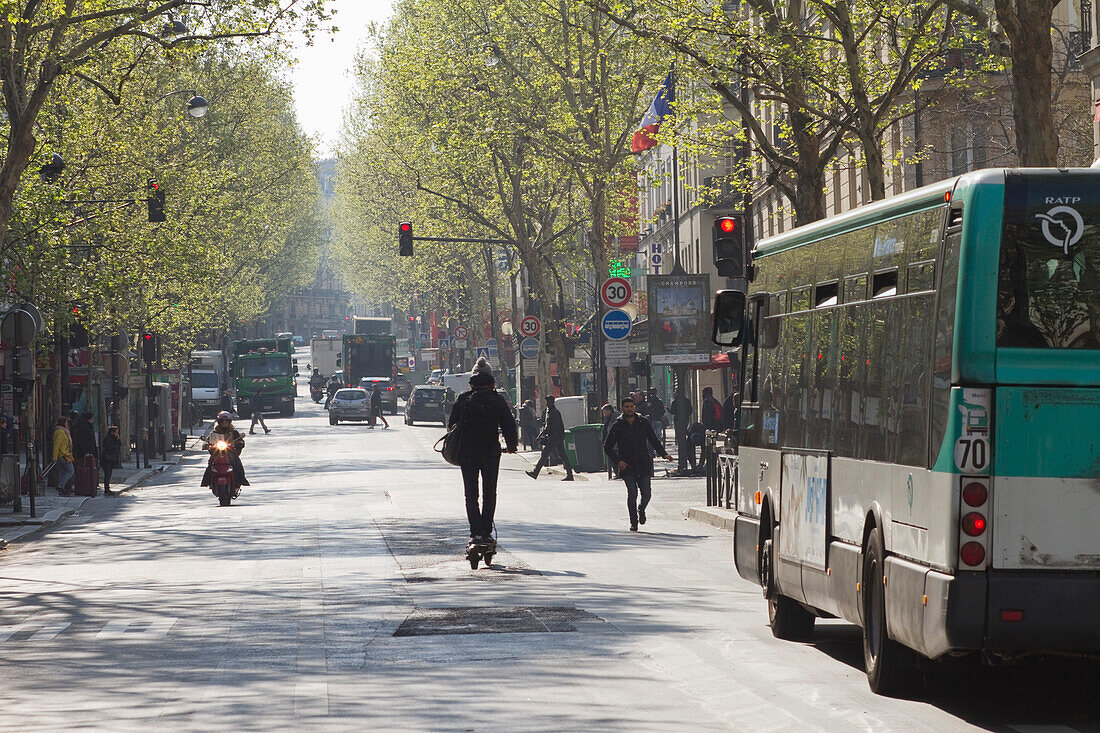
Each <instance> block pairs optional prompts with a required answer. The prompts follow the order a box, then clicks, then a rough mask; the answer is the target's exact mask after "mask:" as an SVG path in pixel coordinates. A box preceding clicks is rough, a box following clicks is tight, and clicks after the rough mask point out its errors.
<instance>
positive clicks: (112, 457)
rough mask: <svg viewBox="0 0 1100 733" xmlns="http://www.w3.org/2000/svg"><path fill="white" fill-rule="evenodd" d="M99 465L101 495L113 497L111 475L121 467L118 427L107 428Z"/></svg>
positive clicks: (120, 443) (120, 439)
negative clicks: (101, 483) (101, 475)
mask: <svg viewBox="0 0 1100 733" xmlns="http://www.w3.org/2000/svg"><path fill="white" fill-rule="evenodd" d="M99 463H100V465H101V466H103V495H104V496H114V495H115V492H114V491H111V474H112V473H114V470H115V469H116V468H119V467H120V466H122V438H120V437H119V435H118V425H112V426H111V427H109V428H107V435H106V437H104V438H103V448H102V450H101V452H100V456H99Z"/></svg>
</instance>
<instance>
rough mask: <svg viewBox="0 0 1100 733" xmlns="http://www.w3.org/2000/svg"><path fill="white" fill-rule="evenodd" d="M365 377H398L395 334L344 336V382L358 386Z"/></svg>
mask: <svg viewBox="0 0 1100 733" xmlns="http://www.w3.org/2000/svg"><path fill="white" fill-rule="evenodd" d="M363 377H388V378H389V379H391V380H396V379H397V339H395V338H394V336H393V334H391V333H366V334H347V335H345V336H344V384H345V385H346V386H348V387H358V386H359V381H360V380H361V379H362V378H363Z"/></svg>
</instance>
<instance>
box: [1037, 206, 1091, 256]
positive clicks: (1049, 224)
mask: <svg viewBox="0 0 1100 733" xmlns="http://www.w3.org/2000/svg"><path fill="white" fill-rule="evenodd" d="M1035 218H1036V219H1041V220H1042V222H1043V236H1044V237H1046V240H1047V241H1048V242H1050V243H1051V244H1052V245H1054V246H1055V247H1058V248H1060V249H1061V250H1062V252H1063V253H1064V254H1067V255H1068V254H1069V248H1070V247H1072V246H1073V245H1075V244H1077V243H1078V242H1079V241H1081V235H1083V234H1084V233H1085V220H1084V219H1083V218H1082V217H1081V214H1080V212H1078V211H1077V209H1075V208H1073V207H1072V206H1055V207H1054V208H1052V209H1051V210H1050V211H1048V212H1047V213H1045V214H1036V215H1035Z"/></svg>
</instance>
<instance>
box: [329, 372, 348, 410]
mask: <svg viewBox="0 0 1100 733" xmlns="http://www.w3.org/2000/svg"><path fill="white" fill-rule="evenodd" d="M343 386H344V385H342V384H340V380H339V379H337V378H336V375H335V374H333V375H332V376H331V377H329V378H328V384H326V385H325V391H326V392H327V393H328V395H327V396H326V397H325V409H326V410H327V409H328V405H329V403H330V402H332V398H333V397H335V396H336V392H337V391H339V389H340V388H341V387H343Z"/></svg>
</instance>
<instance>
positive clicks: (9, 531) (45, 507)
mask: <svg viewBox="0 0 1100 733" xmlns="http://www.w3.org/2000/svg"><path fill="white" fill-rule="evenodd" d="M192 447H193V444H192V442H190V441H189V443H188V449H190V448H192ZM185 455H187V451H186V450H184V451H182V452H179V453H175V454H170V455H169V456H168V460H167V461H159V460H158V461H150V464H151V465H150V466H149V468H134V467H133V465H132V464H130V465H127V466H125V467H123V468H119V469H116V470H115V472H114V474H113V475H112V476H111V484H112V485H111V490H112V491H114V492H115V493H116V494H123V493H125V492H127V491H131V490H133V489H136V488H137V487H139V486H141V484H143V483H144V482H145V481H146V480H148V478H149V477H150V476H155V475H157V474H159V473H163V472H164V471H165V470H167V469H169V468H171V467H172V466H175V465H176V464H178V463H179V462H180V460H182V459H183V457H184V456H185ZM102 478H103V475H102V473H101V474H100V486H99V489H98V492H97V494H96V497H91V496H62V495H61V494H59V493H57V489H56V488H52V487H50V488H46V489H45V493H44V494H41V495H35V497H34V509H35V516H34V517H31V515H30V511H31V502H30V497H29V496H23V497H22V502H23V510H22V511H20V512H13V511H11V507H10V506H4V507H0V549H3V548H5V547H7V546H8V545H9V544H11V543H12V542H18V541H21V540H23V539H24V538H27V537H29V536H30V535H33V534H35V533H37V532H40V531H42V530H43V529H45V528H48V527H52V526H54V525H56V524H58V523H59V522H61V521H63V520H64V519H66V518H67V517H69V516H71V515H72V514H73V513H74V512H76V511H78V510H79V509H80V507H81V506H83V505H84V502H86V501H88V500H89V499H92V498H103V485H102Z"/></svg>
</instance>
